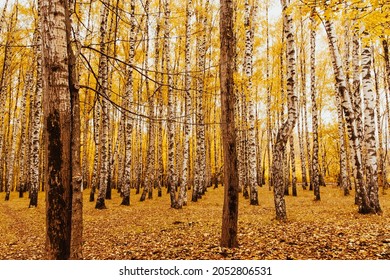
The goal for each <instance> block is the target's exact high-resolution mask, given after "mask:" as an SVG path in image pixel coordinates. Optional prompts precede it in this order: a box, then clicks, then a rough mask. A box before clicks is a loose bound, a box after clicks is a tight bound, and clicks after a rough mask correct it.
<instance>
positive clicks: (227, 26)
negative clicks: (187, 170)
mask: <svg viewBox="0 0 390 280" xmlns="http://www.w3.org/2000/svg"><path fill="white" fill-rule="evenodd" d="M220 3H221V7H220V16H219V28H220V31H219V32H220V41H221V45H220V62H219V66H220V68H219V79H220V85H221V112H222V116H221V131H222V141H223V155H224V157H223V158H224V168H223V171H224V204H223V214H222V233H221V246H223V247H237V246H238V241H237V232H238V225H237V222H238V190H239V187H238V170H237V152H236V135H235V133H236V132H235V128H234V124H235V122H234V77H233V74H234V61H233V58H234V57H235V49H236V48H235V42H234V34H233V30H234V23H233V5H234V1H233V0H221V1H220Z"/></svg>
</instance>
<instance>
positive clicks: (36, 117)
mask: <svg viewBox="0 0 390 280" xmlns="http://www.w3.org/2000/svg"><path fill="white" fill-rule="evenodd" d="M38 18H39V20H38V22H37V31H36V41H35V43H36V47H35V53H36V61H37V62H36V67H37V74H36V75H37V84H36V88H35V96H34V99H33V103H32V105H33V107H32V108H30V110H31V116H32V119H31V120H32V122H31V130H30V131H31V144H32V145H31V154H30V157H29V158H30V166H29V169H30V172H31V173H30V174H31V177H30V204H29V207H37V206H38V190H39V151H40V149H41V145H40V134H41V133H40V131H41V112H42V104H41V101H42V91H43V72H42V71H43V69H42V67H43V66H42V60H43V57H42V56H43V54H42V46H43V45H42V33H41V32H42V27H41V22H42V19H41V9H40V8H39V9H38ZM31 98H33V97H32V96H31Z"/></svg>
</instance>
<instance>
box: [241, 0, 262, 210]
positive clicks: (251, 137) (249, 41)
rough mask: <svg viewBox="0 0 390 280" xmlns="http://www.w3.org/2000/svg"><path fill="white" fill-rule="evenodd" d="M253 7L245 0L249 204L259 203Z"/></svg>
mask: <svg viewBox="0 0 390 280" xmlns="http://www.w3.org/2000/svg"><path fill="white" fill-rule="evenodd" d="M254 10H255V7H251V5H250V4H249V0H245V16H244V27H245V62H244V68H245V75H246V86H247V92H246V94H247V102H248V114H249V131H248V183H249V189H250V204H251V205H259V199H258V193H257V184H256V173H257V166H256V133H255V102H254V100H253V99H254V94H253V89H252V75H253V36H254V34H253V31H254V30H253V18H254V17H253V13H254Z"/></svg>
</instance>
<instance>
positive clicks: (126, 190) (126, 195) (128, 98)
mask: <svg viewBox="0 0 390 280" xmlns="http://www.w3.org/2000/svg"><path fill="white" fill-rule="evenodd" d="M135 27H136V22H135V0H131V1H130V36H129V45H130V46H129V58H128V64H129V66H128V68H127V77H126V78H127V79H126V87H125V95H124V97H123V98H124V102H123V103H124V105H125V108H126V109H127V110H131V108H132V103H133V95H134V87H133V86H134V85H133V84H134V80H133V71H134V70H133V67H132V66H133V65H134V55H135V41H136V34H135ZM124 126H125V127H124V130H125V133H124V138H125V159H124V165H125V166H124V173H123V180H122V182H123V185H122V194H123V199H122V203H121V205H125V206H128V205H130V185H131V165H132V150H131V146H132V132H133V119H132V118H131V116H130V115H129V113H127V112H126V113H125V114H124Z"/></svg>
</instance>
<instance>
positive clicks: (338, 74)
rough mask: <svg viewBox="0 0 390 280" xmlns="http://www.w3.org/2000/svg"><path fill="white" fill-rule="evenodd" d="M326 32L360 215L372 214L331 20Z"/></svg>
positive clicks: (327, 22)
mask: <svg viewBox="0 0 390 280" xmlns="http://www.w3.org/2000/svg"><path fill="white" fill-rule="evenodd" d="M325 30H326V33H327V36H328V43H329V48H330V51H331V58H332V65H333V69H334V73H335V79H336V83H337V90H338V94H339V97H340V99H341V101H342V107H343V111H344V115H345V119H346V121H347V130H348V138H349V140H350V141H351V142H352V146H353V147H352V148H353V149H354V151H355V154H354V158H355V160H354V162H355V166H354V168H355V170H356V171H355V172H356V180H357V182H356V183H357V186H356V191H357V197H358V201H357V202H358V209H359V213H370V212H371V211H372V208H371V206H370V202H369V198H368V192H367V189H366V186H365V185H364V182H363V166H362V155H361V148H360V138H359V134H358V128H357V123H356V122H357V121H356V116H355V111H354V108H353V104H352V101H351V96H350V93H349V92H348V89H347V81H346V75H345V73H344V70H343V67H342V63H341V55H340V52H339V50H338V48H337V44H336V35H335V31H334V27H333V24H332V22H331V21H330V20H329V19H325Z"/></svg>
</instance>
